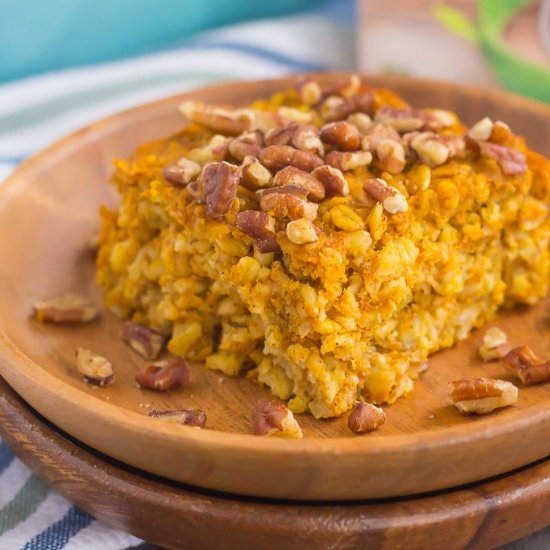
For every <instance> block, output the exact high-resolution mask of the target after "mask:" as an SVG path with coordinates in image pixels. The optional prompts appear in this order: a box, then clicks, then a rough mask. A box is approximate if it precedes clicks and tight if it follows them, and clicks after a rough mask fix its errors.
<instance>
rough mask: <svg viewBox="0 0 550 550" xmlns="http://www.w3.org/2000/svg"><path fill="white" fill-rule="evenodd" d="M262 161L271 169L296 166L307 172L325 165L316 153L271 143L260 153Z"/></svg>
mask: <svg viewBox="0 0 550 550" xmlns="http://www.w3.org/2000/svg"><path fill="white" fill-rule="evenodd" d="M260 162H261V163H262V164H263V165H264V166H266V167H267V168H269V169H270V170H281V169H282V168H284V167H285V166H295V167H296V168H300V170H304V171H305V172H311V171H312V170H313V169H314V168H317V167H318V166H322V165H323V161H322V159H321V157H319V156H318V155H316V154H315V153H310V152H309V151H300V150H298V149H294V148H293V147H290V146H288V145H269V146H268V147H266V148H265V149H264V150H263V151H262V152H261V153H260Z"/></svg>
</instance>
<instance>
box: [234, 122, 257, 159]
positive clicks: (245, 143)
mask: <svg viewBox="0 0 550 550" xmlns="http://www.w3.org/2000/svg"><path fill="white" fill-rule="evenodd" d="M262 145H263V138H262V134H261V132H259V131H258V130H256V131H254V132H246V133H244V134H241V135H240V136H237V137H236V138H234V139H232V140H231V141H230V142H229V146H228V150H229V154H230V155H231V156H232V157H233V158H235V159H237V160H238V161H239V162H242V161H243V160H244V158H245V157H246V156H252V157H257V156H258V155H259V154H260V151H261V150H262Z"/></svg>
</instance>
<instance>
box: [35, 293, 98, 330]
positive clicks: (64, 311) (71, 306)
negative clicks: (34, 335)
mask: <svg viewBox="0 0 550 550" xmlns="http://www.w3.org/2000/svg"><path fill="white" fill-rule="evenodd" d="M33 308H34V316H35V318H36V320H37V321H41V322H45V323H66V324H79V323H87V322H89V321H92V320H93V319H95V318H96V317H97V309H96V307H95V306H94V305H93V304H91V303H90V302H89V301H88V300H87V299H86V298H83V297H82V296H79V295H78V294H74V293H67V294H60V295H59V296H54V297H53V298H49V299H48V300H41V301H40V302H36V303H35V304H34V306H33Z"/></svg>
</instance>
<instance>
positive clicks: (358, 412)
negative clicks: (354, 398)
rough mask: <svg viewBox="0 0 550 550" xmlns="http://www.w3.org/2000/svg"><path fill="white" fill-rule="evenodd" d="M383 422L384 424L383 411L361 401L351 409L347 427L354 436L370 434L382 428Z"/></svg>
mask: <svg viewBox="0 0 550 550" xmlns="http://www.w3.org/2000/svg"><path fill="white" fill-rule="evenodd" d="M384 422H386V414H385V413H384V411H383V410H382V409H381V408H380V407H377V406H376V405H373V404H372V403H365V402H363V401H361V402H359V403H357V404H356V405H355V407H353V410H352V412H351V413H350V415H349V417H348V426H349V428H350V430H351V431H352V432H355V433H356V434H362V433H365V432H372V431H373V430H376V428H379V427H380V426H382V424H384Z"/></svg>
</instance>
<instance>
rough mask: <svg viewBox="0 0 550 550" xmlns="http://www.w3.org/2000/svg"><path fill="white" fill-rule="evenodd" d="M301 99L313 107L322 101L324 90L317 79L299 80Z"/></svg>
mask: <svg viewBox="0 0 550 550" xmlns="http://www.w3.org/2000/svg"><path fill="white" fill-rule="evenodd" d="M296 88H297V90H298V94H299V95H300V100H301V101H302V103H303V104H304V105H307V106H308V107H313V106H314V105H317V103H319V101H321V97H322V94H323V91H322V90H321V86H320V85H319V83H318V82H317V81H316V80H311V79H306V80H301V81H299V82H298V84H297V86H296Z"/></svg>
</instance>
